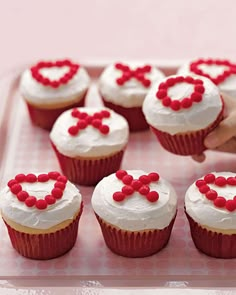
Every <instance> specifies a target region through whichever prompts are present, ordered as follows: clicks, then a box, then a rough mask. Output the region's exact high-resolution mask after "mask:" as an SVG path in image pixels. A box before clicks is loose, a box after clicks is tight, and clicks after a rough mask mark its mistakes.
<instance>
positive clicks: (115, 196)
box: [113, 192, 125, 202]
mask: <svg viewBox="0 0 236 295" xmlns="http://www.w3.org/2000/svg"><path fill="white" fill-rule="evenodd" d="M113 199H114V200H115V201H116V202H121V201H123V200H124V199H125V194H124V193H122V192H115V193H114V194H113Z"/></svg>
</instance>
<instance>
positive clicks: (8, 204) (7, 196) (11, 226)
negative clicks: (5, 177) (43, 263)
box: [0, 171, 83, 260]
mask: <svg viewBox="0 0 236 295" xmlns="http://www.w3.org/2000/svg"><path fill="white" fill-rule="evenodd" d="M0 210H1V215H2V218H3V221H4V222H5V225H6V227H7V230H8V234H9V237H10V240H11V243H12V246H13V247H14V248H15V249H16V251H18V252H19V253H20V254H21V255H22V256H25V257H27V258H31V259H39V260H46V259H51V258H55V257H58V256H61V255H63V254H65V253H66V252H68V251H69V250H70V249H71V248H72V247H73V246H74V244H75V242H76V239H77V233H78V224H79V219H80V216H81V214H82V210H83V202H82V196H81V194H80V192H79V190H78V189H77V188H76V187H75V186H74V185H73V184H72V183H70V182H69V181H68V180H67V178H66V177H65V176H63V175H61V174H60V173H59V172H56V171H52V172H49V173H36V174H33V173H29V174H23V173H22V174H17V175H16V176H15V177H14V178H12V179H11V180H9V181H8V183H7V186H6V187H5V188H4V189H2V190H1V193H0Z"/></svg>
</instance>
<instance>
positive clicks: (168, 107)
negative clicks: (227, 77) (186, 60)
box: [143, 75, 223, 155]
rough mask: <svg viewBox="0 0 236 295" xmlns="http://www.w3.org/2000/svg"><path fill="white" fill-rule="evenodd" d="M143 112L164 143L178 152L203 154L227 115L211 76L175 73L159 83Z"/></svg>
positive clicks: (150, 93)
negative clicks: (209, 140)
mask: <svg viewBox="0 0 236 295" xmlns="http://www.w3.org/2000/svg"><path fill="white" fill-rule="evenodd" d="M143 112H144V115H145V117H146V120H147V122H148V123H149V125H150V128H151V130H152V131H153V132H154V134H155V135H156V136H157V139H158V140H159V142H160V144H161V145H162V146H163V147H164V148H165V149H166V150H168V151H170V152H172V153H174V154H178V155H194V154H200V153H202V151H204V150H205V146H204V143H203V142H204V138H205V137H206V135H207V134H208V133H210V132H211V131H212V130H213V129H214V128H215V127H216V126H218V124H219V123H220V121H221V120H222V118H223V101H222V98H221V95H220V92H219V89H218V87H217V86H216V85H215V84H214V83H213V82H212V81H211V80H210V79H208V78H205V77H199V76H179V75H173V76H169V77H167V78H165V79H163V80H162V81H161V82H160V83H157V84H155V85H154V86H153V87H152V89H151V90H150V91H149V93H148V94H147V96H146V98H145V100H144V103H143Z"/></svg>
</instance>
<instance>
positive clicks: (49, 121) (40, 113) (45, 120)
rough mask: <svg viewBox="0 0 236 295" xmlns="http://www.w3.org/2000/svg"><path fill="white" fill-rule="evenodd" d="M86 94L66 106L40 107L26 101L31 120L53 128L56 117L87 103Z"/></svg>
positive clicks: (38, 124)
mask: <svg viewBox="0 0 236 295" xmlns="http://www.w3.org/2000/svg"><path fill="white" fill-rule="evenodd" d="M85 96H86V95H84V96H83V98H82V99H80V100H79V101H78V102H76V103H73V104H70V105H68V106H66V107H59V108H55V109H46V108H38V107H36V106H34V105H31V104H30V103H28V102H27V101H26V105H27V108H28V111H29V115H30V119H31V122H32V123H33V124H34V125H37V126H39V127H41V128H43V129H46V130H49V131H50V130H51V129H52V126H53V124H54V123H55V121H56V119H57V118H58V117H59V116H60V115H61V114H62V113H63V112H64V111H66V110H69V109H71V108H76V107H83V106H84V104H85Z"/></svg>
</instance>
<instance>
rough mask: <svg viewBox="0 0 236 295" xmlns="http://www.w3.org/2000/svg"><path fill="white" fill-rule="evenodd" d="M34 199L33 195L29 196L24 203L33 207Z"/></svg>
mask: <svg viewBox="0 0 236 295" xmlns="http://www.w3.org/2000/svg"><path fill="white" fill-rule="evenodd" d="M36 201H37V199H36V198H35V197H33V196H30V197H28V198H27V199H26V200H25V205H26V206H28V207H33V206H34V205H35V203H36Z"/></svg>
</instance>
